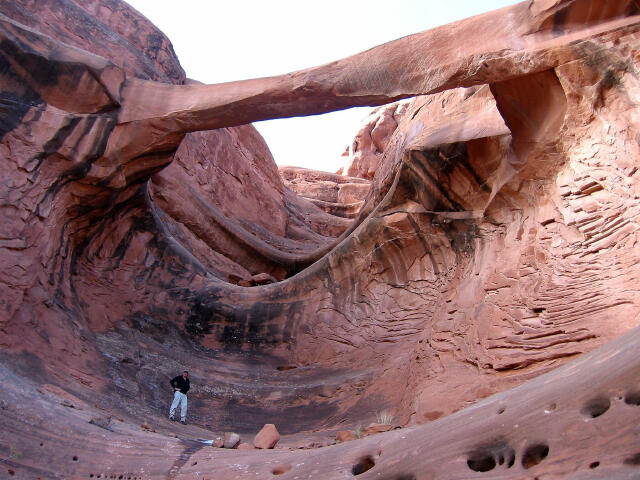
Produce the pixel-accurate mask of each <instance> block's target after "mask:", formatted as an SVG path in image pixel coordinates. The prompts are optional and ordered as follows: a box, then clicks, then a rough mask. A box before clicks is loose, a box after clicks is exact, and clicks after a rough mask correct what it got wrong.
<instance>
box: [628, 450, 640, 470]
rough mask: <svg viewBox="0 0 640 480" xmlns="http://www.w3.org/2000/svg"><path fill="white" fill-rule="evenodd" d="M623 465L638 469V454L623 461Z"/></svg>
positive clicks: (639, 454) (639, 453) (639, 464)
mask: <svg viewBox="0 0 640 480" xmlns="http://www.w3.org/2000/svg"><path fill="white" fill-rule="evenodd" d="M624 464H625V465H633V466H634V467H640V452H638V453H636V454H635V455H632V456H630V457H627V458H625V459H624Z"/></svg>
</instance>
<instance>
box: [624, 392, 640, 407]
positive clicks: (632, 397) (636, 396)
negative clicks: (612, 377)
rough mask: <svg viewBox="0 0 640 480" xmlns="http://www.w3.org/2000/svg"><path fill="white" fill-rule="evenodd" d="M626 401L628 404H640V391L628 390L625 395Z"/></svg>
mask: <svg viewBox="0 0 640 480" xmlns="http://www.w3.org/2000/svg"><path fill="white" fill-rule="evenodd" d="M624 403H626V404H627V405H635V406H639V405H640V391H633V392H628V393H627V394H626V395H625V396H624Z"/></svg>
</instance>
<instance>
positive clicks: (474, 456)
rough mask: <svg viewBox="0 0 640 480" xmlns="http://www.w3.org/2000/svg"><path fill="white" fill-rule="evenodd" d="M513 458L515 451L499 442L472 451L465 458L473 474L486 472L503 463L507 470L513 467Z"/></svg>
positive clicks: (506, 444) (504, 443)
mask: <svg viewBox="0 0 640 480" xmlns="http://www.w3.org/2000/svg"><path fill="white" fill-rule="evenodd" d="M515 458H516V452H515V450H514V449H513V448H512V447H511V445H509V444H508V443H506V442H505V441H504V440H501V441H498V442H495V443H492V444H489V445H486V446H482V447H478V448H477V449H476V450H474V451H472V452H471V453H470V454H469V456H468V457H467V466H468V467H469V468H470V469H471V470H473V471H474V472H488V471H490V470H493V469H494V468H495V467H496V465H504V464H505V462H506V465H507V467H508V468H511V467H513V464H514V463H515Z"/></svg>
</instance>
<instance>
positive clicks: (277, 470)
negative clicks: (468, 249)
mask: <svg viewBox="0 0 640 480" xmlns="http://www.w3.org/2000/svg"><path fill="white" fill-rule="evenodd" d="M291 468H292V467H291V465H278V466H277V467H275V468H274V469H273V470H271V473H272V474H273V475H282V474H284V473H287V472H288V471H289V470H291Z"/></svg>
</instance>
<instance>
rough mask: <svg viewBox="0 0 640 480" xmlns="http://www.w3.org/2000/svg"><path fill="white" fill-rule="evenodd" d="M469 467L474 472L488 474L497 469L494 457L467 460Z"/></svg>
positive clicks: (476, 457)
mask: <svg viewBox="0 0 640 480" xmlns="http://www.w3.org/2000/svg"><path fill="white" fill-rule="evenodd" d="M467 465H468V466H469V468H470V469H471V470H473V471H474V472H488V471H490V470H493V469H494V468H496V460H495V458H493V455H490V454H485V455H484V456H474V457H473V458H468V459H467Z"/></svg>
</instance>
